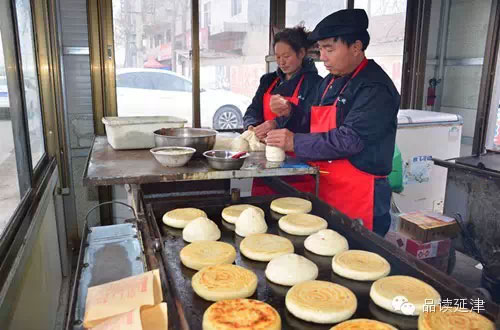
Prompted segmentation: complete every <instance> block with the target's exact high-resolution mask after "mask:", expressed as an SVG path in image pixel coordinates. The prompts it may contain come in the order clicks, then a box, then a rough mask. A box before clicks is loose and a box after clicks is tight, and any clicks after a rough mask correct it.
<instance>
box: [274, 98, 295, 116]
mask: <svg viewBox="0 0 500 330" xmlns="http://www.w3.org/2000/svg"><path fill="white" fill-rule="evenodd" d="M269 107H270V108H271V111H272V112H273V113H275V114H276V115H278V116H279V117H282V116H289V115H290V111H292V106H291V105H290V102H288V101H287V100H286V99H285V98H284V97H283V96H281V95H279V94H275V95H272V96H271V101H270V104H269Z"/></svg>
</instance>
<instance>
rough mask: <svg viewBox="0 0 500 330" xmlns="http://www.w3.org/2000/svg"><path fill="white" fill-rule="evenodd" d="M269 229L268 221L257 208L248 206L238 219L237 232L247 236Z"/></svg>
mask: <svg viewBox="0 0 500 330" xmlns="http://www.w3.org/2000/svg"><path fill="white" fill-rule="evenodd" d="M266 231H267V223H266V220H265V219H264V216H263V215H262V213H261V212H260V211H259V210H257V209H255V208H248V209H246V210H244V211H243V212H241V214H240V217H239V218H238V220H236V230H235V232H236V234H238V235H239V236H241V237H246V236H248V235H252V234H262V233H265V232H266Z"/></svg>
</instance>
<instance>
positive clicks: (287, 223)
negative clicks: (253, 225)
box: [278, 213, 328, 236]
mask: <svg viewBox="0 0 500 330" xmlns="http://www.w3.org/2000/svg"><path fill="white" fill-rule="evenodd" d="M278 226H279V227H280V229H281V230H283V231H284V232H285V233H288V234H291V235H297V236H307V235H311V234H314V233H316V232H318V231H320V230H322V229H326V227H328V222H326V220H325V219H323V218H320V217H318V216H316V215H312V214H306V213H295V214H289V215H285V216H284V217H283V218H281V219H280V220H279V221H278Z"/></svg>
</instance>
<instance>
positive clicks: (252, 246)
mask: <svg viewBox="0 0 500 330" xmlns="http://www.w3.org/2000/svg"><path fill="white" fill-rule="evenodd" d="M293 251H294V248H293V244H292V242H291V241H290V240H289V239H287V238H285V237H281V236H278V235H273V234H253V235H250V236H248V237H245V239H243V241H241V243H240V252H241V254H243V255H244V256H245V257H247V258H248V259H252V260H256V261H270V260H271V259H273V258H276V257H279V256H282V255H284V254H288V253H293Z"/></svg>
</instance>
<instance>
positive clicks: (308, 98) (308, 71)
mask: <svg viewBox="0 0 500 330" xmlns="http://www.w3.org/2000/svg"><path fill="white" fill-rule="evenodd" d="M302 75H304V81H303V82H302V86H301V87H300V91H299V104H298V105H297V106H295V105H293V104H292V114H291V115H290V116H289V117H278V118H276V119H275V120H276V123H277V125H278V128H288V129H289V130H291V131H292V132H295V133H307V132H308V131H309V129H308V127H304V126H303V125H302V123H303V122H304V118H302V117H303V116H308V112H307V111H308V109H309V107H310V106H311V104H312V103H313V102H314V99H315V94H316V89H317V88H318V84H319V83H320V82H321V80H322V78H321V76H320V75H318V70H317V69H316V66H315V65H314V61H313V60H312V59H311V58H309V57H305V58H304V60H303V62H302V68H301V69H300V70H299V72H297V73H296V74H295V75H294V76H293V77H292V79H290V80H286V79H285V74H284V73H283V71H281V69H279V68H278V70H276V71H275V72H271V73H266V74H265V75H263V76H262V77H261V78H260V84H259V88H258V89H257V92H256V93H255V96H254V98H253V100H252V104H250V106H249V107H248V109H247V111H246V112H245V115H244V116H243V126H244V127H245V129H246V128H247V127H248V126H250V125H252V126H257V125H259V124H262V123H263V122H264V108H263V105H262V100H263V97H264V94H265V92H266V91H267V89H268V88H269V86H270V85H271V84H272V82H273V81H274V80H275V79H276V77H279V78H280V80H279V82H278V83H277V84H276V86H274V88H273V90H272V92H271V94H280V95H281V96H292V95H293V92H294V91H295V88H296V87H297V84H298V83H299V80H300V78H301V77H302Z"/></svg>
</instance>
